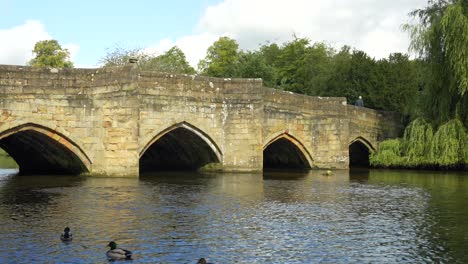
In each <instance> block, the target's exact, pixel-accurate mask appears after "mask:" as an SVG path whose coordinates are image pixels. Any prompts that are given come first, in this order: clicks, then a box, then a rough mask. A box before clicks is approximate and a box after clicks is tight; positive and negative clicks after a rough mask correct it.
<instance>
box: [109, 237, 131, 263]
mask: <svg viewBox="0 0 468 264" xmlns="http://www.w3.org/2000/svg"><path fill="white" fill-rule="evenodd" d="M107 246H108V247H110V249H109V250H108V251H107V253H106V256H107V258H108V259H109V260H131V259H132V252H131V251H129V250H126V249H123V248H117V243H115V242H114V241H111V242H109V245H107Z"/></svg>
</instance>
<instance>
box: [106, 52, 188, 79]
mask: <svg viewBox="0 0 468 264" xmlns="http://www.w3.org/2000/svg"><path fill="white" fill-rule="evenodd" d="M130 59H137V60H138V67H139V68H140V69H141V70H148V71H159V72H167V73H180V74H193V73H195V69H193V67H192V66H190V64H189V63H188V62H187V59H186V57H185V54H184V52H183V51H182V50H181V49H179V48H178V47H177V46H174V47H172V48H170V49H169V50H168V51H166V52H165V53H164V54H162V55H159V56H154V55H151V54H148V53H147V52H144V50H142V49H139V48H136V49H125V48H122V47H120V46H116V47H115V48H114V49H113V50H110V51H108V52H107V54H106V55H105V56H104V57H103V58H101V60H100V61H99V62H100V63H101V64H103V66H104V67H112V66H123V65H126V64H127V63H128V62H129V60H130Z"/></svg>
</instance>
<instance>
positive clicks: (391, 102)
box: [369, 53, 418, 115]
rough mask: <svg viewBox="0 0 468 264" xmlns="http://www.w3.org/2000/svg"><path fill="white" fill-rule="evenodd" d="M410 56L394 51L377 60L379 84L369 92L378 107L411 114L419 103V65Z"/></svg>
mask: <svg viewBox="0 0 468 264" xmlns="http://www.w3.org/2000/svg"><path fill="white" fill-rule="evenodd" d="M415 64H416V63H415V62H412V61H410V59H409V56H408V55H405V54H401V53H392V54H390V56H389V57H388V59H381V60H379V61H377V62H376V65H375V67H376V68H375V75H376V82H377V85H376V86H375V87H371V88H373V89H372V91H371V92H370V93H369V94H370V95H371V98H372V99H373V101H374V105H375V107H376V108H378V109H385V110H389V111H395V112H399V113H402V114H404V115H410V114H411V113H412V112H413V111H414V106H415V105H416V104H417V95H418V78H417V65H415Z"/></svg>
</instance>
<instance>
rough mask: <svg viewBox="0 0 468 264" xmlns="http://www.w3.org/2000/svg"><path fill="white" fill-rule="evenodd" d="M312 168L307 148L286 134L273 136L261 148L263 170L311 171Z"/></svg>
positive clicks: (311, 160)
mask: <svg viewBox="0 0 468 264" xmlns="http://www.w3.org/2000/svg"><path fill="white" fill-rule="evenodd" d="M312 166H313V159H312V156H311V155H310V153H309V151H308V150H307V148H306V147H305V146H304V145H303V144H302V143H301V142H300V141H299V140H298V139H297V138H296V137H294V136H292V135H291V134H289V133H288V132H284V133H280V134H279V135H276V136H274V137H273V138H272V139H270V140H269V141H267V143H266V144H265V146H264V147H263V168H264V169H311V168H312Z"/></svg>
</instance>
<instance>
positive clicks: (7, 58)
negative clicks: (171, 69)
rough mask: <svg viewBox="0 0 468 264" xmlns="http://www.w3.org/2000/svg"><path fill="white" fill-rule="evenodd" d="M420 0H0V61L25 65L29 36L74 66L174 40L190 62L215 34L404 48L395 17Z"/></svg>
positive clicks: (244, 43) (247, 43) (374, 50)
mask: <svg viewBox="0 0 468 264" xmlns="http://www.w3.org/2000/svg"><path fill="white" fill-rule="evenodd" d="M425 3H426V0H393V1H383V0H354V1H349V0H327V1H323V0H287V1H284V0H194V1H188V0H170V1H149V0H148V1H144V0H132V1H130V0H128V1H122V0H114V1H103V0H101V1H99V0H95V1H90V0H80V1H63V0H62V1H56V0H42V1H33V0H28V1H26V0H0V64H25V63H26V62H27V60H28V59H30V57H31V56H32V54H31V50H32V48H33V46H34V43H35V42H36V41H39V40H42V39H51V38H53V39H56V40H58V41H59V43H60V44H61V45H62V46H64V47H66V48H68V49H69V50H70V52H71V53H72V60H73V61H74V63H75V65H76V66H78V67H97V66H99V65H98V61H99V59H100V58H102V57H103V56H104V55H105V53H106V49H109V48H113V47H115V46H116V45H120V46H122V47H124V48H135V47H138V48H144V49H145V50H146V51H147V52H152V53H156V54H159V53H162V52H164V51H166V50H167V49H169V48H170V47H172V46H173V45H177V46H179V47H180V48H181V49H182V50H183V51H184V52H185V53H186V55H187V57H188V59H189V61H190V63H191V64H192V65H196V63H197V62H198V60H199V59H201V58H202V57H203V56H204V54H205V52H206V48H207V47H208V46H209V45H211V44H212V43H213V41H215V40H216V39H217V38H219V37H220V36H222V35H227V36H230V37H232V38H234V39H236V40H237V41H238V42H239V44H240V47H241V48H242V49H255V48H256V47H258V45H259V44H261V43H265V42H266V41H270V42H278V43H284V42H285V41H288V40H290V39H291V37H292V35H293V34H296V35H298V36H299V37H307V38H309V39H311V41H312V42H315V41H326V42H328V43H330V44H331V45H335V46H337V47H340V46H341V45H344V44H348V45H351V46H353V47H355V48H358V49H361V50H364V51H366V52H368V53H369V54H370V55H371V56H373V57H376V58H380V57H386V56H388V54H389V53H390V52H406V51H407V46H408V37H407V34H406V33H404V32H401V24H402V23H405V22H407V20H408V16H407V14H408V12H409V11H411V10H413V9H415V8H420V7H422V6H424V5H425Z"/></svg>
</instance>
